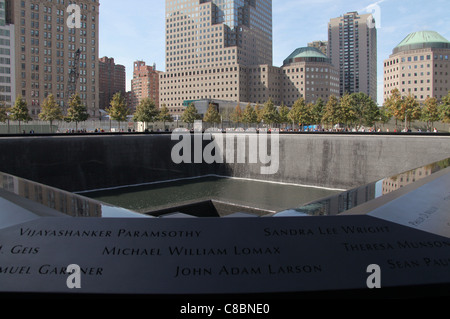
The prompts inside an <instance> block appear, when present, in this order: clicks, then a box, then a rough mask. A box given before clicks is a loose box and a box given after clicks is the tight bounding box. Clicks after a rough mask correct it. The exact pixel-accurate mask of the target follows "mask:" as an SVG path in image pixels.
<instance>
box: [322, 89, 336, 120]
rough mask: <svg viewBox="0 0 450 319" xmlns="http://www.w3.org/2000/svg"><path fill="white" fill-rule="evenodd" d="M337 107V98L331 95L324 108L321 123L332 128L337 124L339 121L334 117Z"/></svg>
mask: <svg viewBox="0 0 450 319" xmlns="http://www.w3.org/2000/svg"><path fill="white" fill-rule="evenodd" d="M338 107H339V100H338V98H337V97H336V96H334V95H331V96H330V98H329V99H328V102H327V104H326V106H325V110H324V113H323V118H322V122H323V123H326V124H331V125H332V126H334V125H335V124H339V119H338V117H337V116H336V110H337V108H338Z"/></svg>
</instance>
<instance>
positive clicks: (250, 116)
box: [242, 103, 258, 125]
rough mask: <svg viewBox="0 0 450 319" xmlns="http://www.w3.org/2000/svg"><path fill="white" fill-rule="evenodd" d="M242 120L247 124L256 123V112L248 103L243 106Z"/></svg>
mask: <svg viewBox="0 0 450 319" xmlns="http://www.w3.org/2000/svg"><path fill="white" fill-rule="evenodd" d="M242 122H243V123H245V124H249V125H250V124H255V123H258V114H257V113H256V111H255V109H254V108H253V106H252V105H251V104H250V103H249V104H247V106H246V107H245V110H244V114H243V115H242Z"/></svg>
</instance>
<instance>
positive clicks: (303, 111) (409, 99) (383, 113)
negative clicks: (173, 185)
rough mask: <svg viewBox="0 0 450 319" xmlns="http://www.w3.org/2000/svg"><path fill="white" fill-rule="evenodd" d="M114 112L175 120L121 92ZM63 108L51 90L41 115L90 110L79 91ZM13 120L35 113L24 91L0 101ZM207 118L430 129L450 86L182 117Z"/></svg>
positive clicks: (1, 117)
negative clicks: (418, 93) (381, 99)
mask: <svg viewBox="0 0 450 319" xmlns="http://www.w3.org/2000/svg"><path fill="white" fill-rule="evenodd" d="M106 112H107V113H108V115H109V116H110V118H111V119H112V120H114V121H117V122H118V123H119V129H120V123H121V122H128V119H129V116H130V115H133V121H134V122H142V123H155V122H164V127H165V124H166V123H168V122H173V121H174V119H173V117H172V116H171V115H170V112H169V110H168V108H167V107H166V106H165V105H163V106H162V107H161V108H160V109H158V108H157V107H156V105H155V103H154V102H153V101H152V100H150V99H143V100H142V101H141V102H140V103H139V105H138V106H137V107H136V111H135V112H134V114H131V113H132V112H131V110H130V109H129V108H128V106H127V105H126V102H125V99H124V97H123V96H122V95H121V93H120V92H119V93H116V94H115V95H114V96H113V98H112V100H111V103H110V107H109V108H108V109H106ZM66 113H67V114H63V110H62V108H61V107H60V106H59V105H58V104H57V103H56V101H55V99H54V97H53V95H49V96H48V97H47V98H46V99H45V100H44V102H43V103H42V110H41V113H40V114H39V119H40V120H42V121H46V122H50V125H52V123H53V122H55V121H62V120H64V121H66V122H73V123H75V124H76V126H77V130H78V123H81V122H84V121H87V120H88V118H89V114H88V110H87V107H86V106H85V105H83V104H82V101H81V99H80V97H79V96H78V94H75V95H73V96H72V98H71V100H70V103H69V108H68V110H67V112H66ZM7 120H13V121H18V122H19V129H20V123H21V122H28V121H30V120H31V117H30V115H29V112H28V108H27V103H26V101H25V100H24V99H23V98H22V97H21V96H19V97H18V98H17V99H16V101H15V104H14V106H13V107H12V108H10V109H7V108H6V107H5V105H4V104H3V105H0V122H3V123H4V122H6V121H7ZM198 120H203V122H205V123H208V124H210V125H211V126H215V125H217V124H220V123H223V121H224V120H226V121H228V122H232V123H234V125H235V127H236V126H241V125H245V126H247V127H251V126H255V125H256V126H259V125H261V124H263V125H265V126H268V127H287V126H288V125H289V126H290V125H292V129H295V128H297V129H301V130H303V128H304V127H305V126H320V127H322V128H327V129H330V128H332V129H334V128H336V127H337V126H338V127H339V128H340V129H346V130H353V129H356V130H359V129H361V128H362V127H364V128H370V129H373V128H376V126H377V124H387V123H389V122H390V121H392V120H395V125H396V127H398V126H400V127H401V128H402V129H403V130H409V129H411V125H412V123H413V122H415V121H422V122H424V123H427V129H428V130H431V129H432V128H433V126H434V123H437V122H442V123H450V92H449V93H448V94H447V96H445V97H444V98H442V100H441V101H439V100H437V99H436V98H427V99H426V100H425V101H424V102H423V103H419V102H418V101H417V100H416V99H415V97H414V96H413V95H408V96H403V97H402V96H401V94H400V92H399V91H398V90H397V89H394V90H393V91H392V94H391V96H390V97H389V98H388V99H387V100H386V102H385V104H384V105H383V106H382V107H378V106H377V104H376V103H375V102H374V101H373V100H372V99H371V98H370V97H369V96H368V95H366V94H364V93H353V94H345V95H344V96H343V97H341V98H340V99H339V98H337V97H336V96H331V97H330V98H329V100H328V101H326V102H325V101H323V100H322V99H318V100H317V102H316V103H314V104H313V103H306V102H305V100H304V99H303V98H300V99H298V100H297V101H296V102H295V103H294V105H293V106H292V107H290V108H289V107H287V106H286V105H281V106H280V107H276V106H275V105H274V103H273V102H272V101H271V100H269V101H267V102H266V103H264V105H262V106H260V105H255V106H253V105H251V104H248V105H247V106H246V107H245V108H244V109H241V107H240V106H239V105H238V106H237V107H236V108H235V110H233V111H232V112H228V113H227V114H225V113H222V114H220V113H219V111H218V109H217V108H216V107H215V106H213V105H210V107H209V108H208V110H207V112H206V114H205V115H204V116H203V117H202V116H201V115H200V114H199V113H198V111H197V109H196V108H195V106H194V104H190V105H189V106H188V107H187V108H186V109H185V111H184V113H183V114H182V116H181V121H182V122H184V123H186V124H188V125H192V124H193V123H194V122H195V121H198Z"/></svg>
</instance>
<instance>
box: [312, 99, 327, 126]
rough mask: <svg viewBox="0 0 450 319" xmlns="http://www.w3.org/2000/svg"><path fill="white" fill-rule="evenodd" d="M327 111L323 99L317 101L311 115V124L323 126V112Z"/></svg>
mask: <svg viewBox="0 0 450 319" xmlns="http://www.w3.org/2000/svg"><path fill="white" fill-rule="evenodd" d="M324 110H325V103H324V102H323V100H322V99H321V98H319V99H317V101H316V104H314V107H313V108H312V113H311V117H312V118H311V119H312V123H311V124H318V125H320V126H322V118H323V112H324Z"/></svg>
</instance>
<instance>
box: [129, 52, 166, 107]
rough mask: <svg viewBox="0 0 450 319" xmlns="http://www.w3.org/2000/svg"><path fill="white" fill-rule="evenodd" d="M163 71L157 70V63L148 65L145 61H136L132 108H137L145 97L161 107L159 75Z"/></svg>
mask: <svg viewBox="0 0 450 319" xmlns="http://www.w3.org/2000/svg"><path fill="white" fill-rule="evenodd" d="M160 74H161V72H160V71H158V70H156V65H153V66H149V65H146V64H145V62H144V61H136V62H134V69H133V79H132V80H131V93H130V101H131V105H128V106H129V107H130V108H131V109H136V107H137V106H138V105H139V103H140V102H141V101H142V100H143V99H144V98H149V99H151V100H152V101H153V102H155V104H156V107H157V108H159V105H160V104H159V80H160V79H159V77H160Z"/></svg>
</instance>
